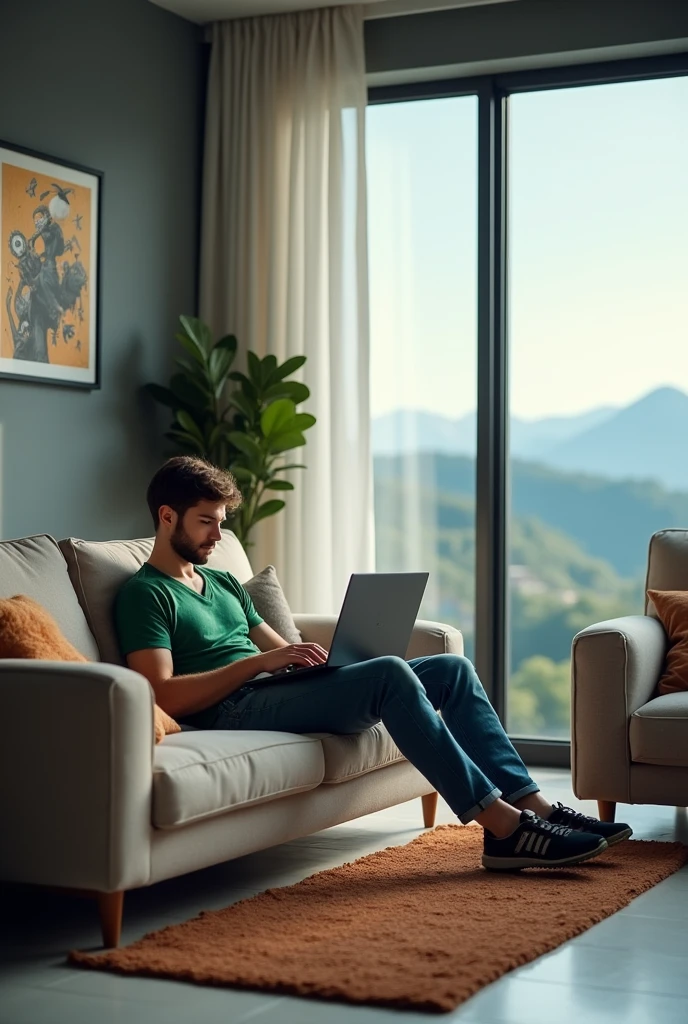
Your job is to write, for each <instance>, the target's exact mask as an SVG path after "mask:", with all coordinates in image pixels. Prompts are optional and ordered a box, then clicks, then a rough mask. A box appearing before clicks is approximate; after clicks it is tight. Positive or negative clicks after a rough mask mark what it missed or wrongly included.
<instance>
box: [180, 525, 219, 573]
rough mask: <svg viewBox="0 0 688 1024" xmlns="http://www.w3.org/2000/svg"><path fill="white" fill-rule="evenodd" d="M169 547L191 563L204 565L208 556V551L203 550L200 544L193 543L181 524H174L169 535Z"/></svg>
mask: <svg viewBox="0 0 688 1024" xmlns="http://www.w3.org/2000/svg"><path fill="white" fill-rule="evenodd" d="M170 547H171V548H172V550H173V551H174V552H175V553H176V554H178V555H179V557H180V558H183V559H184V561H185V562H191V564H192V565H205V563H206V562H207V561H208V558H209V557H210V552H209V551H203V549H202V547H201V546H200V545H195V544H194V543H193V542H192V540H191V538H190V537H189V535H188V533H187V532H186V531H185V529H184V527H183V526H179V525H178V526H176V527H175V529H174V533H173V534H172V536H171V537H170Z"/></svg>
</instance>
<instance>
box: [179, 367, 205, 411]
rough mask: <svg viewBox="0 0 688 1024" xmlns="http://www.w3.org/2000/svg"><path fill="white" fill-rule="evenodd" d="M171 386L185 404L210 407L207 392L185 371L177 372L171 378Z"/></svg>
mask: <svg viewBox="0 0 688 1024" xmlns="http://www.w3.org/2000/svg"><path fill="white" fill-rule="evenodd" d="M170 387H171V388H172V391H173V392H174V393H175V395H177V396H178V398H180V399H181V401H182V402H183V404H184V405H191V406H193V407H194V408H195V409H201V410H205V409H208V408H209V407H210V400H209V398H208V394H207V392H206V391H204V390H203V389H202V388H201V387H200V386H199V385H198V384H197V383H196V381H195V380H194V379H193V378H191V377H187V376H185V375H184V374H183V373H175V374H174V375H173V377H172V379H171V380H170Z"/></svg>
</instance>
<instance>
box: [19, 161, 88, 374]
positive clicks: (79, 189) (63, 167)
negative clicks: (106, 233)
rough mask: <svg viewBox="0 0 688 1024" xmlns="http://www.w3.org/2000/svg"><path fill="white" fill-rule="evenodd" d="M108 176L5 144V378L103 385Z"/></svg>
mask: <svg viewBox="0 0 688 1024" xmlns="http://www.w3.org/2000/svg"><path fill="white" fill-rule="evenodd" d="M102 178H103V175H102V173H101V172H100V171H93V170H89V169H88V168H86V167H80V166H78V165H77V164H68V163H65V162H64V161H62V160H57V159H53V158H52V157H49V156H43V155H41V154H39V153H33V152H31V151H30V150H28V149H22V148H20V147H18V146H13V145H12V144H10V143H6V142H1V141H0V298H1V299H2V301H1V303H0V378H3V377H4V378H11V379H13V380H28V381H34V382H36V381H39V382H41V383H46V384H62V385H67V386H69V387H82V388H99V387H100V275H99V270H100V267H99V263H100V259H99V255H100V203H101V195H102V189H103V183H102Z"/></svg>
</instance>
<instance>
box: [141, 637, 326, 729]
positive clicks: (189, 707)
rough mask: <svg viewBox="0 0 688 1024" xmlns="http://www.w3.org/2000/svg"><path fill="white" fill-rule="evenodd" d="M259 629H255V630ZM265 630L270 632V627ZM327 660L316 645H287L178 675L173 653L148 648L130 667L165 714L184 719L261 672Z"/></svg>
mask: <svg viewBox="0 0 688 1024" xmlns="http://www.w3.org/2000/svg"><path fill="white" fill-rule="evenodd" d="M259 628H260V627H259V626H255V627H254V629H256V630H257V629H259ZM266 628H267V629H270V627H269V626H267V627H266ZM270 632H271V633H272V634H274V636H276V637H277V638H278V639H279V640H280V642H281V644H282V645H284V641H283V640H282V638H281V637H280V636H279V634H278V633H275V631H274V630H270ZM326 659H327V652H326V651H324V650H323V648H322V647H319V646H318V645H317V644H287V645H285V646H279V647H277V648H276V649H271V650H268V651H266V652H265V653H264V654H253V655H250V656H249V657H247V658H242V659H241V660H240V661H234V662H232V664H231V665H225V666H224V667H223V668H217V669H213V670H212V671H211V672H197V673H195V674H194V675H188V676H175V675H174V666H173V663H172V653H171V651H169V650H168V649H167V648H165V647H149V648H147V649H146V650H142V651H132V653H131V654H128V655H127V665H128V666H129V668H130V669H133V671H134V672H140V673H141V675H142V676H145V677H146V679H147V680H148V682H149V683H150V684H151V686H152V687H153V690H154V692H155V700H156V702H157V704H158V705H159V706H160V707H161V708H162V709H163V711H166V712H167V714H168V715H171V716H172V718H183V717H184V716H185V715H192V714H194V713H195V712H196V711H203V710H205V708H209V707H212V705H213V704H217V703H218V701H221V700H222V699H223V698H224V697H227V696H228V695H229V694H230V693H233V692H234V691H235V690H238V689H239V687H240V686H243V685H244V683H247V682H248V680H249V679H252V678H253V677H254V676H256V675H258V673H259V672H276V671H277V670H278V669H280V668H285V667H286V666H287V665H303V666H306V667H310V666H313V665H322V663H323V662H324V661H326ZM287 678H288V677H287Z"/></svg>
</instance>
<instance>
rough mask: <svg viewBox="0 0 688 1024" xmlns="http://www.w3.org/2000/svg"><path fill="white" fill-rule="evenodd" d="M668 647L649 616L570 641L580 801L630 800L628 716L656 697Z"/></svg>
mask: <svg viewBox="0 0 688 1024" xmlns="http://www.w3.org/2000/svg"><path fill="white" fill-rule="evenodd" d="M666 649H667V637H666V633H665V631H664V627H663V626H662V624H661V622H659V621H658V620H657V619H654V618H651V617H650V616H648V615H627V616H624V617H623V618H619V619H608V620H607V621H605V622H598V623H596V624H595V625H593V626H588V627H587V629H584V630H582V632H580V633H578V634H577V635H576V636H575V637H574V639H573V650H572V677H571V678H572V704H571V770H572V781H573V791H574V793H575V794H576V796H577V797H578V798H579V799H581V800H588V799H596V800H610V801H614V802H617V801H621V802H626V803H628V802H630V766H631V755H630V748H629V740H628V730H629V722H630V718H631V715H632V714H633V713H634V711H637V709H638V708H639V707H642V705H643V704H647V702H648V701H649V700H651V699H652V697H653V696H654V695H655V690H656V688H657V683H658V681H659V678H660V675H661V673H662V667H663V665H664V658H665V655H666Z"/></svg>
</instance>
